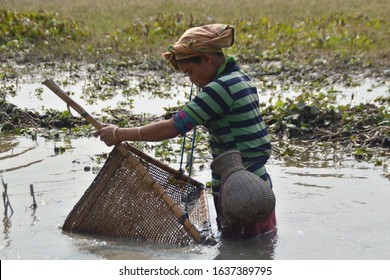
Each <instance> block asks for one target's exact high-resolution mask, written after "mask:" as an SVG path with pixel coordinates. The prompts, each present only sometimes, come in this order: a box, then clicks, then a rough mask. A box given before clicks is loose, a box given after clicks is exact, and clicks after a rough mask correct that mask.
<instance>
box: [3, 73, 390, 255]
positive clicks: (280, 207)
mask: <svg viewBox="0 0 390 280" xmlns="http://www.w3.org/2000/svg"><path fill="white" fill-rule="evenodd" d="M35 80H39V81H41V80H43V79H42V77H40V78H37V79H35ZM135 82H136V81H135ZM83 86H85V85H83V84H81V83H74V84H73V85H69V86H67V87H65V89H66V90H71V91H73V92H75V96H74V98H75V99H76V100H78V101H79V102H80V103H81V104H82V105H83V106H84V107H85V108H87V110H88V111H89V112H92V113H96V114H99V113H100V111H101V109H102V107H103V106H112V107H115V106H117V105H118V104H119V103H120V102H122V101H123V99H125V98H126V97H124V96H121V95H117V96H116V97H115V98H112V99H110V100H106V101H104V102H102V103H101V104H93V103H89V102H87V101H86V100H85V98H82V96H81V95H79V94H80V92H81V89H82V87H83ZM388 87H389V85H388V84H385V85H381V86H372V83H371V82H370V81H367V82H365V83H362V84H361V86H360V87H358V88H354V89H348V90H347V89H339V90H340V92H341V93H340V102H351V100H352V96H354V99H353V100H352V101H353V102H358V101H359V98H360V99H361V100H364V101H370V100H373V99H374V98H375V97H376V96H382V95H388V93H389V90H388ZM178 90H181V88H179V89H178ZM16 91H17V94H16V95H15V96H10V97H7V99H8V101H9V102H12V103H14V104H16V105H17V106H19V107H21V108H28V109H32V110H37V111H40V110H43V109H44V108H52V109H58V110H65V108H66V107H65V105H64V104H63V102H62V101H60V100H59V99H58V98H57V97H56V96H54V95H53V94H52V93H50V92H49V90H48V89H46V88H44V87H43V86H42V85H41V84H40V83H35V84H34V83H31V82H26V83H18V84H17V86H16ZM185 91H187V89H185ZM279 93H281V94H282V93H283V94H291V95H294V93H286V92H282V91H281V92H279ZM270 94H271V93H268V95H267V93H265V94H264V95H262V96H261V98H262V99H263V100H268V99H269V97H270ZM133 98H134V105H135V106H134V108H133V109H132V112H134V113H145V112H147V113H152V114H160V113H162V112H163V110H162V108H163V107H166V106H175V105H176V104H177V102H178V101H184V100H185V99H184V96H176V97H175V98H172V99H156V98H150V97H149V96H148V95H145V96H142V95H138V96H136V97H133ZM102 104H103V105H102ZM58 147H61V148H63V149H62V150H60V151H59V152H58V150H56V148H58ZM110 150H111V148H108V147H106V146H105V145H104V144H102V143H101V142H100V141H98V140H97V139H94V138H79V139H67V138H60V139H58V140H48V139H45V138H43V137H38V138H37V139H36V140H32V139H29V138H26V137H17V136H14V135H7V134H1V135H0V173H1V177H0V179H2V180H3V181H4V183H5V184H7V185H8V188H7V189H8V199H9V202H10V205H11V206H12V210H13V211H12V210H11V208H10V207H8V208H7V210H8V211H7V214H3V230H2V233H1V234H0V237H1V245H0V258H1V259H3V260H4V259H390V215H389V213H390V204H389V201H390V184H389V180H388V179H387V178H385V176H384V174H386V173H388V171H387V170H385V169H384V168H385V167H383V166H386V164H387V166H388V165H389V164H390V162H389V160H387V162H385V165H383V166H380V167H376V166H374V164H373V163H369V162H359V161H356V160H355V159H354V158H353V157H349V156H348V155H339V156H338V158H337V160H334V158H333V157H332V156H331V155H330V156H324V155H321V154H320V155H317V156H311V157H306V158H301V159H294V160H288V159H276V158H271V160H270V161H269V164H268V167H267V168H268V171H269V173H270V174H271V176H272V178H273V182H274V186H275V187H274V191H275V194H276V197H277V208H276V209H277V212H276V213H277V219H278V228H277V231H275V232H272V233H269V234H266V235H264V236H261V237H258V238H255V239H253V240H247V241H237V242H226V241H221V240H218V241H219V242H218V243H217V244H216V245H214V246H206V245H193V246H186V247H176V246H168V245H156V244H151V243H142V242H134V241H129V240H106V239H104V238H101V239H95V238H91V237H86V236H80V235H69V234H66V233H63V232H62V231H61V226H62V224H63V222H64V220H65V218H66V216H67V215H68V213H69V212H70V211H71V209H72V208H73V206H74V205H75V204H76V203H77V201H78V200H79V198H80V197H81V196H82V194H83V193H84V191H85V190H86V189H87V188H88V186H89V185H90V184H91V182H92V181H93V179H94V178H95V176H96V172H97V170H98V169H99V167H101V165H102V164H103V162H102V161H99V160H98V159H99V155H101V154H102V153H107V152H109V151H110ZM173 167H175V166H174V165H173ZM194 177H195V179H197V180H199V181H201V182H204V183H205V182H207V181H209V180H210V178H209V170H208V168H205V169H202V170H201V169H200V168H199V166H197V165H196V166H195V175H194ZM30 185H33V187H34V194H35V199H36V203H37V208H34V207H32V204H33V197H32V196H31V194H30ZM0 187H1V188H2V189H4V188H3V187H2V184H0ZM208 197H209V209H210V216H211V222H212V225H213V227H212V229H213V232H214V234H215V235H216V236H217V234H218V233H217V230H216V225H215V223H214V221H215V212H214V208H213V203H212V200H211V195H209V196H208ZM5 209H6V208H5V206H3V207H2V210H5Z"/></svg>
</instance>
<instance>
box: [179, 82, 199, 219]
mask: <svg viewBox="0 0 390 280" xmlns="http://www.w3.org/2000/svg"><path fill="white" fill-rule="evenodd" d="M193 89H194V84H191V90H190V96H189V98H188V100H189V101H191V100H192V94H193ZM195 138H196V126H195V127H194V128H193V135H192V143H191V150H190V156H189V158H187V165H186V167H187V168H188V181H187V189H186V196H185V205H184V211H185V214H184V215H185V216H188V197H189V193H190V186H191V174H192V163H193V158H194V150H195ZM185 145H186V134H184V137H183V142H182V145H181V157H180V167H179V173H180V176H182V175H183V174H184V170H183V161H184V153H185Z"/></svg>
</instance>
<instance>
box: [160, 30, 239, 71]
mask: <svg viewBox="0 0 390 280" xmlns="http://www.w3.org/2000/svg"><path fill="white" fill-rule="evenodd" d="M233 43H234V29H233V27H232V26H230V25H227V24H219V23H217V24H209V25H204V26H199V27H193V28H190V29H188V30H187V31H186V32H184V34H183V35H182V36H181V37H180V39H179V41H177V42H176V43H175V44H173V45H171V46H169V47H168V52H165V53H163V54H162V57H164V58H165V59H166V60H168V61H169V62H170V63H171V64H172V66H173V67H174V68H175V69H178V67H177V63H176V61H177V60H183V59H187V58H191V57H194V56H198V55H200V54H202V53H218V52H222V49H223V48H228V47H231V46H232V45H233Z"/></svg>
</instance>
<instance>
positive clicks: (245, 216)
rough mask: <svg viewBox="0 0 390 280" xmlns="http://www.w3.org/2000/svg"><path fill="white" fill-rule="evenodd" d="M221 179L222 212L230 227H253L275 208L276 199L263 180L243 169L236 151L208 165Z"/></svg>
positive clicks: (227, 153)
mask: <svg viewBox="0 0 390 280" xmlns="http://www.w3.org/2000/svg"><path fill="white" fill-rule="evenodd" d="M211 169H212V170H213V171H215V172H216V173H217V174H218V175H220V176H221V177H222V185H221V189H220V201H221V211H222V215H223V217H224V218H225V219H226V220H227V221H228V222H229V223H231V224H241V225H245V224H255V223H259V222H262V221H264V220H265V219H266V218H267V216H268V215H269V214H270V213H271V212H272V211H273V210H274V208H275V202H276V201H275V195H274V193H273V191H272V189H271V188H270V187H269V186H267V184H266V183H265V181H264V180H262V179H261V178H260V177H259V176H257V175H255V174H254V173H252V172H249V171H247V170H246V169H245V167H244V166H243V165H242V158H241V153H240V152H239V151H227V152H225V153H223V154H221V155H219V156H218V157H217V158H215V160H214V161H213V162H212V163H211Z"/></svg>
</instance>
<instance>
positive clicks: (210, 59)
mask: <svg viewBox="0 0 390 280" xmlns="http://www.w3.org/2000/svg"><path fill="white" fill-rule="evenodd" d="M201 57H202V58H203V59H204V60H205V61H206V62H207V63H212V62H213V56H212V55H211V54H209V53H205V54H202V55H201Z"/></svg>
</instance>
